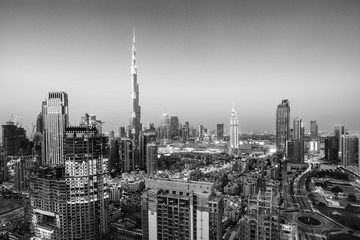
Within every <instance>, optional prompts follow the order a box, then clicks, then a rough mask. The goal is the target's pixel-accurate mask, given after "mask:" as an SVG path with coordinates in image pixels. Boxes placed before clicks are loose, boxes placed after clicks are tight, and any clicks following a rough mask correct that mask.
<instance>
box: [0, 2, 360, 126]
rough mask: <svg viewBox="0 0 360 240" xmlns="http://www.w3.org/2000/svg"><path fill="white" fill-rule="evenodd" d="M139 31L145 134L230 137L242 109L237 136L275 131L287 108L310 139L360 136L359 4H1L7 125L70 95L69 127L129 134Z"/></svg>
mask: <svg viewBox="0 0 360 240" xmlns="http://www.w3.org/2000/svg"><path fill="white" fill-rule="evenodd" d="M134 27H135V28H136V48H137V65H138V82H139V85H140V105H141V107H142V122H143V124H146V123H147V122H153V123H155V124H156V125H157V124H158V123H159V122H160V119H161V117H162V112H163V109H164V108H166V110H167V112H168V114H169V115H170V116H172V115H173V116H178V117H179V120H180V122H181V123H183V122H185V121H189V122H190V125H197V124H199V123H201V124H204V125H206V126H207V127H208V128H210V129H215V127H216V123H225V126H226V128H228V125H229V124H228V123H229V119H230V115H231V107H232V104H235V106H236V109H237V112H238V117H239V129H240V131H247V130H255V129H263V130H274V129H275V112H276V107H277V105H278V104H279V103H281V100H282V99H289V101H290V106H291V118H292V119H293V118H294V117H296V116H300V117H302V119H303V121H304V122H305V126H306V131H308V129H309V125H310V124H309V122H310V120H317V121H318V124H319V129H320V130H331V129H332V127H333V125H334V124H343V125H345V127H346V128H348V129H350V130H356V129H360V127H359V125H360V111H359V103H360V94H359V89H360V88H359V86H360V1H359V0H338V1H334V0H301V1H298V0H284V1H278V0H264V1H257V0H234V1H226V0H225V1H211V0H197V1H192V0H162V1H157V0H152V1H149V0H143V1H140V0H128V1H123V0H122V1H119V0H99V1H91V0H82V1H80V0H75V1H74V0H71V1H64V0H63V1H50V0H44V1H40V0H39V1H35V0H23V1H17V0H8V1H5V0H0V89H1V92H0V104H1V105H0V106H1V107H0V110H1V112H0V123H1V124H5V122H6V121H8V120H9V118H10V116H11V114H14V115H18V116H19V119H22V125H23V127H26V126H29V127H30V126H31V123H35V122H36V117H37V115H38V113H39V112H40V110H41V101H43V100H44V99H45V98H46V97H47V93H48V92H49V91H65V92H67V93H68V95H69V111H70V122H71V124H73V125H77V124H78V123H79V120H80V116H81V115H83V114H84V113H86V112H87V113H93V114H95V115H97V116H98V119H101V120H102V121H104V122H105V125H104V129H105V131H109V130H111V129H114V130H117V129H118V128H119V127H120V126H126V125H128V123H129V108H130V87H131V76H130V64H131V42H132V29H133V28H134ZM227 131H228V129H227Z"/></svg>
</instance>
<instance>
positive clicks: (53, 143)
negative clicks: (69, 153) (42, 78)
mask: <svg viewBox="0 0 360 240" xmlns="http://www.w3.org/2000/svg"><path fill="white" fill-rule="evenodd" d="M42 113H43V121H44V123H43V124H44V129H43V144H42V146H43V147H42V151H43V153H42V161H43V163H44V164H45V165H49V166H50V165H51V166H53V165H63V164H64V156H63V152H64V151H63V149H64V134H65V128H66V127H67V126H68V125H69V109H68V95H67V93H65V92H49V94H48V98H47V99H46V100H45V101H44V102H43V111H42Z"/></svg>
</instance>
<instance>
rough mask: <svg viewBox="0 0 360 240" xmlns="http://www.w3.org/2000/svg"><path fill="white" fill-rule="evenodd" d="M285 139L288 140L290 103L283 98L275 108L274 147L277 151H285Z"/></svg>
mask: <svg viewBox="0 0 360 240" xmlns="http://www.w3.org/2000/svg"><path fill="white" fill-rule="evenodd" d="M287 140H290V105H289V101H288V100H287V99H285V100H282V102H281V104H279V105H278V106H277V109H276V148H277V150H278V151H281V152H284V151H285V147H286V141H287Z"/></svg>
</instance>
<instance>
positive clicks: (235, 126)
mask: <svg viewBox="0 0 360 240" xmlns="http://www.w3.org/2000/svg"><path fill="white" fill-rule="evenodd" d="M238 146H239V121H238V118H237V114H236V110H235V108H233V109H232V112H231V118H230V148H231V149H237V148H238Z"/></svg>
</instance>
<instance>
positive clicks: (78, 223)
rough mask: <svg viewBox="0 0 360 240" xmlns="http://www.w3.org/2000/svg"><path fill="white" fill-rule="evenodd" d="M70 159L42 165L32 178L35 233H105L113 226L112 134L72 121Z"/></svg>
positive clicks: (47, 235)
mask: <svg viewBox="0 0 360 240" xmlns="http://www.w3.org/2000/svg"><path fill="white" fill-rule="evenodd" d="M64 135H65V136H66V137H65V136H64V147H63V151H64V154H63V156H64V160H65V162H64V165H61V166H59V165H57V166H49V167H45V166H41V167H39V169H38V171H37V172H36V174H35V175H34V176H33V177H32V179H31V181H30V202H31V215H32V218H31V219H32V222H31V226H32V229H33V231H34V232H35V237H36V238H35V239H64V240H65V239H94V240H95V239H102V238H103V236H104V235H105V234H106V233H107V232H108V230H109V215H108V210H109V209H108V202H109V194H108V192H107V190H106V189H107V184H106V182H105V180H104V179H105V177H106V175H107V161H108V154H109V153H108V150H107V147H106V145H107V141H108V139H107V137H103V136H98V135H97V129H96V128H93V127H80V126H79V127H67V128H66V131H64Z"/></svg>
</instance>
